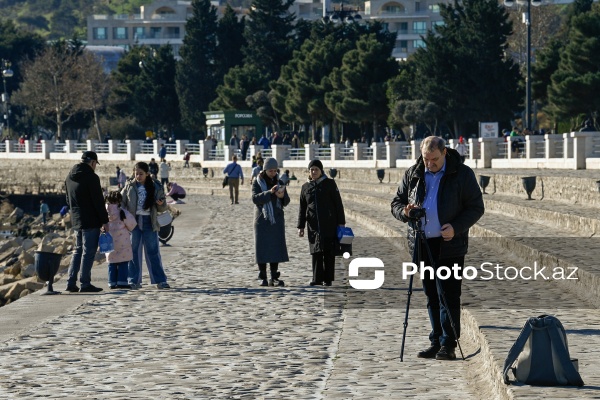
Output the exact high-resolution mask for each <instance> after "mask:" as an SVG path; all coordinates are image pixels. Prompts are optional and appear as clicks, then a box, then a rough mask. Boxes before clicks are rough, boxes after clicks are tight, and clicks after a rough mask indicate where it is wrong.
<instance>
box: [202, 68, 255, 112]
mask: <svg viewBox="0 0 600 400" xmlns="http://www.w3.org/2000/svg"><path fill="white" fill-rule="evenodd" d="M265 80H266V78H265V76H264V75H263V73H262V71H260V70H259V69H258V68H257V67H256V66H254V65H244V66H239V65H238V66H237V67H233V68H231V69H230V70H229V72H228V73H227V74H226V75H225V77H224V81H223V84H222V85H219V86H218V87H217V99H216V100H215V101H213V102H212V103H210V106H209V109H210V110H245V109H247V108H248V104H247V103H246V97H247V96H248V93H256V92H257V91H259V90H261V89H262V88H263V85H264V82H265Z"/></svg>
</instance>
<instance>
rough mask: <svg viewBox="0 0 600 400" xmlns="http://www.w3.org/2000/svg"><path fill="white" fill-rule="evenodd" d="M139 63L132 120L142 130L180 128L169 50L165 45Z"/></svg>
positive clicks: (170, 52)
mask: <svg viewBox="0 0 600 400" xmlns="http://www.w3.org/2000/svg"><path fill="white" fill-rule="evenodd" d="M141 62H142V64H141V72H140V79H139V82H138V84H139V86H138V87H136V89H135V91H134V92H133V103H134V105H135V110H136V112H135V117H136V118H137V120H138V121H139V122H140V123H141V124H142V125H143V126H145V127H148V128H153V129H155V130H158V129H160V128H166V129H167V130H169V131H172V130H173V129H175V128H176V127H178V126H179V125H180V113H179V101H178V97H177V92H176V90H175V73H176V65H175V63H176V61H175V58H174V56H173V48H172V47H171V46H170V45H168V44H167V45H163V46H160V47H159V48H158V49H156V50H155V49H153V50H152V53H151V54H148V55H147V56H146V57H145V58H143V59H142V61H141Z"/></svg>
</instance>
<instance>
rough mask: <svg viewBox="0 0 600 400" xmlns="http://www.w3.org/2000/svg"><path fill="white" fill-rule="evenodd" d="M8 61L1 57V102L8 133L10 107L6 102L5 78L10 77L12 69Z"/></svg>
mask: <svg viewBox="0 0 600 400" xmlns="http://www.w3.org/2000/svg"><path fill="white" fill-rule="evenodd" d="M10 65H11V64H10V61H8V60H4V59H2V83H3V84H4V93H2V103H4V119H5V120H6V131H7V132H8V134H9V135H10V108H9V104H8V92H7V91H6V78H12V76H13V71H12V70H11V69H10Z"/></svg>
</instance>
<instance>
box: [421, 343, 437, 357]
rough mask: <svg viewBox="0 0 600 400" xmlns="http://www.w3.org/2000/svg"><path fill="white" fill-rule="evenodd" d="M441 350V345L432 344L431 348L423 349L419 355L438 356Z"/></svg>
mask: <svg viewBox="0 0 600 400" xmlns="http://www.w3.org/2000/svg"><path fill="white" fill-rule="evenodd" d="M439 351H440V346H435V345H431V346H430V347H429V348H427V349H425V350H421V351H420V352H418V353H417V357H419V358H436V355H437V354H438V352H439Z"/></svg>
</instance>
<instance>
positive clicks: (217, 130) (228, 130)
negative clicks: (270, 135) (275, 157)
mask: <svg viewBox="0 0 600 400" xmlns="http://www.w3.org/2000/svg"><path fill="white" fill-rule="evenodd" d="M204 115H206V127H207V135H211V136H213V137H216V138H217V140H218V141H219V143H223V144H224V145H229V140H230V139H231V137H232V136H233V135H234V134H235V135H237V138H238V140H239V139H241V138H242V136H243V135H246V136H247V137H248V140H252V137H255V138H256V140H258V139H260V137H261V136H262V133H263V131H264V125H263V123H262V120H261V119H260V117H258V115H256V112H254V111H248V110H230V111H204Z"/></svg>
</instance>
